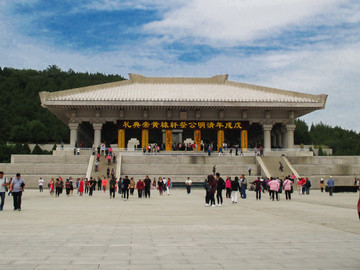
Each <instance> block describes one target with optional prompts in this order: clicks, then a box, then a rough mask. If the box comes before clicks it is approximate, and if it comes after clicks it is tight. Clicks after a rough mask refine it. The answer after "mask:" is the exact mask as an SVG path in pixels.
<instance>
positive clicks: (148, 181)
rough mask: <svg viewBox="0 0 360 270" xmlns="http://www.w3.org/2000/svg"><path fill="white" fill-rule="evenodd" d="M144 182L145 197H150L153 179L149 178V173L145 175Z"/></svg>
mask: <svg viewBox="0 0 360 270" xmlns="http://www.w3.org/2000/svg"><path fill="white" fill-rule="evenodd" d="M144 184H145V198H147V197H148V196H149V199H150V188H151V179H150V178H149V176H148V175H147V176H146V177H145V180H144Z"/></svg>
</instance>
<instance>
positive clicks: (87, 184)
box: [39, 176, 172, 201]
mask: <svg viewBox="0 0 360 270" xmlns="http://www.w3.org/2000/svg"><path fill="white" fill-rule="evenodd" d="M43 185H44V180H43V179H42V178H40V179H39V191H40V192H43ZM48 188H49V192H50V195H51V196H53V195H54V194H55V197H59V196H60V195H61V194H62V193H63V190H64V189H65V191H66V196H68V197H69V196H72V195H73V194H74V189H76V194H78V195H79V196H83V195H84V194H88V195H89V196H93V193H94V191H103V192H104V193H106V192H107V189H108V190H109V197H110V199H111V198H115V194H120V196H121V198H124V200H125V201H126V200H128V199H129V195H134V191H135V189H136V190H137V195H138V198H142V197H145V198H150V195H151V190H157V191H158V192H159V194H160V195H163V194H164V192H166V193H167V195H168V196H170V193H171V188H172V181H171V179H170V178H169V177H168V178H166V177H159V178H158V179H156V178H154V179H153V180H151V179H150V178H149V176H146V177H145V178H144V179H139V180H138V181H137V182H135V180H134V178H133V177H131V178H129V177H128V176H125V177H120V179H119V180H117V179H116V178H115V177H111V178H108V177H102V178H100V177H98V178H93V177H90V179H87V178H77V179H76V180H74V179H73V178H72V177H69V178H68V179H66V180H65V181H64V179H63V178H62V177H58V178H56V179H54V178H52V179H51V180H50V183H49V184H48Z"/></svg>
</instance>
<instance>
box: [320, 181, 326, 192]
mask: <svg viewBox="0 0 360 270" xmlns="http://www.w3.org/2000/svg"><path fill="white" fill-rule="evenodd" d="M324 189H325V183H324V178H321V179H320V190H321V192H324Z"/></svg>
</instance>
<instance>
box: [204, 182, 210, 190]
mask: <svg viewBox="0 0 360 270" xmlns="http://www.w3.org/2000/svg"><path fill="white" fill-rule="evenodd" d="M203 186H204V189H205V190H206V191H210V186H209V183H208V182H207V181H206V180H205V181H204V184H203Z"/></svg>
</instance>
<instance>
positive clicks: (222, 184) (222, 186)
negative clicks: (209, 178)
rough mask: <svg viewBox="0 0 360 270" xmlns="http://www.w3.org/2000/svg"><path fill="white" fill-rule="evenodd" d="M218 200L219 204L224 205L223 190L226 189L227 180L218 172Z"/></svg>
mask: <svg viewBox="0 0 360 270" xmlns="http://www.w3.org/2000/svg"><path fill="white" fill-rule="evenodd" d="M216 182H217V185H216V200H217V206H222V205H223V197H222V191H223V189H225V181H224V179H222V178H221V177H220V173H216Z"/></svg>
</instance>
